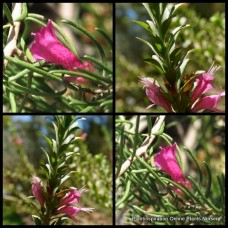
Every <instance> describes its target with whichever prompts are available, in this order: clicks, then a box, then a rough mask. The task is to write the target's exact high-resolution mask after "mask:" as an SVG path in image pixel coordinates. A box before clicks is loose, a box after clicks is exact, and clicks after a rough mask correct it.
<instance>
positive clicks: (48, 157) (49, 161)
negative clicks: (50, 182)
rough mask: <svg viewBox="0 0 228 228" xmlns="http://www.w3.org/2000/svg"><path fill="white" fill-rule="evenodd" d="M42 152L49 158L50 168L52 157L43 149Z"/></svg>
mask: <svg viewBox="0 0 228 228" xmlns="http://www.w3.org/2000/svg"><path fill="white" fill-rule="evenodd" d="M41 150H42V151H43V152H44V153H45V155H46V157H47V161H48V164H49V166H51V160H50V155H49V154H48V153H47V152H46V150H45V149H44V148H43V147H41Z"/></svg>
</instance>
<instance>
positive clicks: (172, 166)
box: [154, 143, 191, 194]
mask: <svg viewBox="0 0 228 228" xmlns="http://www.w3.org/2000/svg"><path fill="white" fill-rule="evenodd" d="M154 161H155V166H158V167H160V168H161V169H162V170H163V171H164V172H166V173H167V174H168V175H169V176H170V177H171V179H172V180H173V181H175V182H176V183H178V184H183V185H185V186H186V187H188V188H191V182H189V181H185V178H184V175H183V173H182V171H181V169H180V166H179V164H178V162H177V160H176V143H174V144H173V145H172V146H167V147H165V148H162V147H160V152H159V153H157V154H155V155H154ZM172 189H173V190H175V191H176V192H177V193H179V194H183V192H182V191H181V190H180V189H177V188H176V187H172Z"/></svg>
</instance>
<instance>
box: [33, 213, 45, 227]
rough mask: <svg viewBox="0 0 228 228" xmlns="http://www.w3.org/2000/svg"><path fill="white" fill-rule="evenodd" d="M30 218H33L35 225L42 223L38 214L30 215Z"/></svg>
mask: <svg viewBox="0 0 228 228" xmlns="http://www.w3.org/2000/svg"><path fill="white" fill-rule="evenodd" d="M32 218H33V220H34V222H35V224H36V225H43V224H42V220H41V218H40V217H39V216H37V215H32Z"/></svg>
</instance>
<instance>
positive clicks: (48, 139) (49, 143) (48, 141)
mask: <svg viewBox="0 0 228 228" xmlns="http://www.w3.org/2000/svg"><path fill="white" fill-rule="evenodd" d="M43 137H44V138H45V140H46V141H47V143H48V145H49V146H50V148H52V145H53V143H52V141H51V139H50V138H48V137H47V136H46V135H43Z"/></svg>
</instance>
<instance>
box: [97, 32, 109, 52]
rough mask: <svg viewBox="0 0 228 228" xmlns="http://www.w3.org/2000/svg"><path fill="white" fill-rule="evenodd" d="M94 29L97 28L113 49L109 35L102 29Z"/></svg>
mask: <svg viewBox="0 0 228 228" xmlns="http://www.w3.org/2000/svg"><path fill="white" fill-rule="evenodd" d="M95 30H97V31H98V32H99V33H100V34H101V35H102V36H103V37H104V38H105V39H106V40H107V42H108V44H109V46H110V48H111V50H112V49H113V42H112V40H111V38H110V37H109V35H108V34H107V33H106V32H105V31H104V30H102V29H100V28H95Z"/></svg>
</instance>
